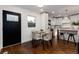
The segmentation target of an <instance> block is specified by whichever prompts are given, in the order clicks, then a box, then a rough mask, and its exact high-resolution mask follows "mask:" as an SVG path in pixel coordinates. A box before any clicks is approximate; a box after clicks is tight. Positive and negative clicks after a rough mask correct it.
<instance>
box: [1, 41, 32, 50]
mask: <svg viewBox="0 0 79 59" xmlns="http://www.w3.org/2000/svg"><path fill="white" fill-rule="evenodd" d="M28 42H32V40H30V41H27V42H23V43H21V42H19V43H16V44H12V45H9V46H6V47H3V48H2V49H4V48H7V47H12V46H16V45H19V44H25V43H28Z"/></svg>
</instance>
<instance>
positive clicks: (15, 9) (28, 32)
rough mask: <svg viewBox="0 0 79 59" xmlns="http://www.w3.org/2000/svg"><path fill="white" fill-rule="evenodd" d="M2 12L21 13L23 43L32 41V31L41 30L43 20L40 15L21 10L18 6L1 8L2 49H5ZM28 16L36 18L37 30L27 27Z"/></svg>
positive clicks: (0, 35)
mask: <svg viewBox="0 0 79 59" xmlns="http://www.w3.org/2000/svg"><path fill="white" fill-rule="evenodd" d="M2 10H7V11H12V12H17V13H21V33H22V34H21V35H22V38H21V42H22V43H23V42H27V41H30V40H32V34H31V31H33V30H34V31H35V30H39V29H40V28H41V19H40V14H37V13H34V12H32V11H29V10H26V9H23V8H19V7H16V6H0V48H2V47H3V30H2V28H3V25H2V24H3V22H2V21H3V19H2ZM27 15H32V16H35V17H36V27H35V28H28V26H27Z"/></svg>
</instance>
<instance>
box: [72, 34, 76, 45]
mask: <svg viewBox="0 0 79 59" xmlns="http://www.w3.org/2000/svg"><path fill="white" fill-rule="evenodd" d="M73 40H74V43H75V46H76V41H75V37H74V35H73Z"/></svg>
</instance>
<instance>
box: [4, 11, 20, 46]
mask: <svg viewBox="0 0 79 59" xmlns="http://www.w3.org/2000/svg"><path fill="white" fill-rule="evenodd" d="M20 42H21V15H20V14H19V13H15V12H10V11H5V10H3V47H5V46H9V45H12V44H16V43H20Z"/></svg>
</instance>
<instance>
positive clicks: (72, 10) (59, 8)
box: [17, 5, 79, 16]
mask: <svg viewBox="0 0 79 59" xmlns="http://www.w3.org/2000/svg"><path fill="white" fill-rule="evenodd" d="M17 6H18V7H21V8H25V9H28V10H31V11H33V12H36V13H40V12H41V11H40V8H39V7H38V6H37V5H17ZM42 8H43V9H44V11H47V12H48V13H49V14H50V15H51V16H52V15H54V16H59V15H62V16H63V15H65V14H66V11H65V10H66V9H67V10H68V12H67V15H71V14H76V13H79V5H44V6H43V7H42ZM52 11H54V12H55V13H54V14H52Z"/></svg>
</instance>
